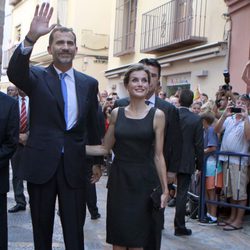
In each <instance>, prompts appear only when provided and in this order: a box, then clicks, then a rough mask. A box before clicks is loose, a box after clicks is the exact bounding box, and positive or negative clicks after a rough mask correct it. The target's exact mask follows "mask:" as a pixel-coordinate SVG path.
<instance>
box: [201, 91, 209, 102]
mask: <svg viewBox="0 0 250 250" xmlns="http://www.w3.org/2000/svg"><path fill="white" fill-rule="evenodd" d="M207 102H208V95H207V94H205V93H201V103H202V105H203V104H205V103H207Z"/></svg>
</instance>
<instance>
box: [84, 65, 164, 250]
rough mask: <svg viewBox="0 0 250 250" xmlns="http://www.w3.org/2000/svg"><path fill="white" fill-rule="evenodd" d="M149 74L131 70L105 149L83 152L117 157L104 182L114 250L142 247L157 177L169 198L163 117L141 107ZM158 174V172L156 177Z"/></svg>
mask: <svg viewBox="0 0 250 250" xmlns="http://www.w3.org/2000/svg"><path fill="white" fill-rule="evenodd" d="M149 84H150V73H149V71H148V70H147V68H145V66H144V65H142V64H136V65H133V66H132V67H130V68H129V69H128V70H127V72H126V73H125V76H124V85H125V87H126V89H127V91H128V93H129V97H130V104H129V105H128V106H127V107H123V108H116V109H114V110H113V111H112V113H111V119H110V124H109V128H108V131H107V133H106V135H105V138H104V144H103V145H97V146H86V151H87V154H90V155H102V154H107V153H108V152H109V151H110V150H111V149H112V150H113V152H114V154H115V158H114V160H113V163H112V167H111V171H110V175H109V180H108V198H107V242H108V243H110V244H112V245H113V250H125V249H131V250H132V249H133V250H135V249H138V250H142V249H143V247H144V246H145V245H146V243H147V240H148V237H149V231H150V226H151V222H152V221H151V220H152V209H153V204H152V200H151V199H150V194H151V193H152V190H153V188H155V177H154V175H155V174H158V177H159V180H160V183H161V188H162V190H163V193H162V195H161V205H160V206H161V208H164V207H165V206H166V203H167V198H168V187H167V174H166V164H165V160H164V157H163V153H162V150H163V138H164V128H165V117H164V113H163V112H162V111H161V110H159V109H155V108H150V107H149V106H147V105H146V104H145V97H146V94H147V92H148V89H149ZM155 169H156V171H155Z"/></svg>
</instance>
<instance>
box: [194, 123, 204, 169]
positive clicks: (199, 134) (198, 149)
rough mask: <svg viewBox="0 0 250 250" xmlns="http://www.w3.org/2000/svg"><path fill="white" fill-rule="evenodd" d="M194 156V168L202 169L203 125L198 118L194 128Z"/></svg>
mask: <svg viewBox="0 0 250 250" xmlns="http://www.w3.org/2000/svg"><path fill="white" fill-rule="evenodd" d="M194 145H195V156H196V168H197V169H198V170H202V168H203V157H204V139H203V126H202V122H201V119H199V121H198V124H197V126H196V130H195V142H194Z"/></svg>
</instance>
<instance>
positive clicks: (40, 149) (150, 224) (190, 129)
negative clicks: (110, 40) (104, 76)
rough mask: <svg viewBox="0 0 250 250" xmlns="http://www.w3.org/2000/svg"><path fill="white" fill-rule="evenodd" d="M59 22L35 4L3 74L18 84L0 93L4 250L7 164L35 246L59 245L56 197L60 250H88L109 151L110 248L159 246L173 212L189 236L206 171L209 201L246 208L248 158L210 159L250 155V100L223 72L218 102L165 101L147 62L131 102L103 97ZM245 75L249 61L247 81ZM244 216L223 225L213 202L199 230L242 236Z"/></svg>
mask: <svg viewBox="0 0 250 250" xmlns="http://www.w3.org/2000/svg"><path fill="white" fill-rule="evenodd" d="M52 14H53V8H52V7H50V4H49V3H43V4H42V5H41V6H39V5H37V7H36V10H35V14H34V17H33V19H32V22H31V25H30V29H29V32H28V33H27V35H26V37H25V39H24V41H23V42H22V43H21V44H20V45H19V46H18V47H17V49H16V50H15V52H14V54H13V56H12V58H11V60H10V63H9V66H8V71H7V73H8V77H9V79H10V81H11V82H12V83H13V84H14V85H11V86H9V87H8V89H7V95H9V97H8V96H7V95H4V94H2V93H0V102H1V107H4V108H2V110H3V111H4V112H2V113H3V114H1V124H0V180H1V183H4V185H1V186H0V221H2V222H3V223H1V224H0V249H1V250H6V249H7V248H8V247H7V245H8V244H7V242H8V237H7V192H8V189H9V186H8V181H9V160H11V165H12V169H13V187H14V193H15V201H16V205H15V206H14V207H12V208H10V209H9V212H10V213H15V212H19V211H22V210H25V209H26V204H27V201H26V199H25V196H24V194H23V180H26V181H27V190H28V194H29V206H30V211H31V218H32V226H33V236H34V237H33V238H34V248H35V249H36V250H49V249H51V248H52V235H53V224H54V216H55V203H56V200H58V203H59V213H58V214H59V216H60V219H61V223H62V229H63V236H64V243H65V248H66V249H70V250H80V249H81V250H82V249H84V234H83V226H84V221H85V214H86V204H87V206H88V208H89V211H90V213H91V218H92V219H98V218H100V216H101V215H100V214H99V212H98V208H97V206H96V199H97V198H96V191H95V186H94V184H95V183H96V182H97V181H98V180H99V178H100V177H101V166H102V165H103V163H104V158H103V156H105V157H107V155H109V156H110V155H112V160H111V162H112V164H111V166H110V169H109V170H108V183H107V188H108V197H107V227H106V228H107V232H106V234H107V242H108V243H110V244H112V246H113V249H114V250H127V249H131V250H134V249H136V250H143V249H144V250H160V248H161V233H162V229H163V228H164V209H165V207H166V206H167V204H169V205H170V204H172V205H171V206H175V207H176V210H175V217H174V234H175V235H176V236H189V235H191V234H192V230H191V229H189V228H187V227H186V221H185V215H186V202H187V200H188V191H189V186H190V184H191V181H192V175H193V174H194V173H195V172H196V174H197V175H200V172H201V171H205V173H206V183H205V186H206V196H207V199H208V200H216V199H217V198H218V195H221V194H223V195H224V196H225V197H226V198H229V202H230V203H232V204H236V205H241V206H246V205H247V184H248V170H249V167H248V165H249V161H248V158H243V159H242V160H239V159H238V158H237V157H230V158H227V157H225V156H224V155H221V156H219V158H217V157H216V156H215V155H214V154H213V153H214V152H216V151H218V150H221V151H227V152H233V153H240V154H249V140H250V123H249V115H248V113H249V109H250V98H249V96H248V95H247V94H238V93H235V92H233V89H232V87H231V85H230V84H229V83H230V80H229V77H228V75H227V76H226V78H225V79H226V81H225V84H224V85H222V86H220V87H219V90H218V92H217V93H216V95H215V98H214V100H213V98H210V97H209V96H208V95H207V94H205V93H202V94H200V96H199V98H196V99H195V100H194V93H193V92H192V91H191V90H189V89H182V90H181V89H178V91H177V92H176V93H175V94H174V95H173V96H170V97H168V95H167V93H166V92H164V91H163V89H161V84H160V77H161V65H160V64H159V63H158V61H157V60H156V59H152V58H144V59H142V60H140V61H139V62H138V63H136V64H133V65H131V66H130V67H128V69H127V71H126V72H125V74H124V80H123V81H124V87H125V89H126V90H127V92H128V97H127V98H119V96H118V94H117V93H116V92H115V91H112V92H111V93H108V92H107V91H103V92H101V93H98V82H97V81H96V80H95V79H94V78H92V77H90V76H87V75H85V74H83V73H81V72H78V71H76V70H75V69H74V68H73V66H72V62H73V59H74V56H75V54H76V52H77V46H76V35H75V33H74V32H73V30H72V29H68V28H66V27H56V25H49V22H50V19H51V16H52ZM48 33H50V37H49V45H48V53H49V54H51V55H52V58H53V61H52V64H51V65H49V66H48V67H47V68H43V67H37V66H30V64H29V59H30V55H31V53H32V49H33V46H34V45H35V43H36V41H37V40H38V39H39V38H40V37H42V36H44V35H46V34H48ZM249 68H250V64H249V63H248V64H247V65H246V69H245V70H244V73H243V80H244V81H246V82H248V81H250V76H249V74H248V72H249ZM3 122H4V123H3ZM204 159H205V161H204ZM204 162H205V163H206V164H205V165H204ZM204 166H205V168H204ZM239 180H240V181H239ZM173 184H175V185H173ZM173 187H177V188H173ZM68 215H70V216H68ZM243 216H244V209H242V208H241V207H232V208H231V213H230V215H229V218H228V219H227V220H223V221H221V220H220V221H219V219H218V218H217V217H218V209H217V206H216V205H213V204H210V203H207V206H206V217H205V220H204V221H202V222H203V223H205V224H216V225H219V226H223V229H224V230H225V231H233V230H239V229H241V228H242V221H243Z"/></svg>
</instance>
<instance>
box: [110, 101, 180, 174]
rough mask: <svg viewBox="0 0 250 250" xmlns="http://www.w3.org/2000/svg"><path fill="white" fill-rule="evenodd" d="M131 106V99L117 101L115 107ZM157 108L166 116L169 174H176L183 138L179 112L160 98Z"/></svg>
mask: <svg viewBox="0 0 250 250" xmlns="http://www.w3.org/2000/svg"><path fill="white" fill-rule="evenodd" d="M128 104H129V98H122V99H119V100H116V102H115V104H114V108H115V107H124V106H127V105H128ZM155 107H156V108H158V109H160V110H162V111H163V112H164V114H165V118H166V125H165V140H164V149H163V153H164V158H165V161H166V165H167V170H168V171H169V172H176V170H177V168H178V166H179V164H180V159H181V146H182V141H181V140H182V137H181V131H180V123H179V114H178V110H177V109H176V108H175V107H174V106H173V105H172V104H170V103H169V102H166V101H164V100H162V99H160V98H159V97H156V99H155Z"/></svg>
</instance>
